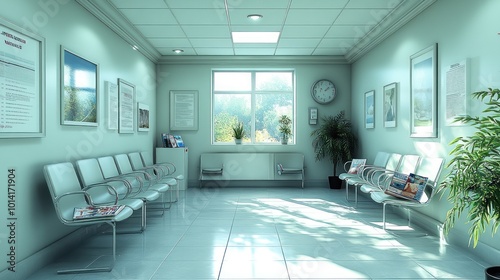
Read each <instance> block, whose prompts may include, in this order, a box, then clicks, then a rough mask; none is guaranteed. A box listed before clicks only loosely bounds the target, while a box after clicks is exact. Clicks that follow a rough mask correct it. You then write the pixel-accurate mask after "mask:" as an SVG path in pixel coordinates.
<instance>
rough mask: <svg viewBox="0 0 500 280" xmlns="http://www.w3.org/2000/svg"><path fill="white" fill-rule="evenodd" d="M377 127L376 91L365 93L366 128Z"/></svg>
mask: <svg viewBox="0 0 500 280" xmlns="http://www.w3.org/2000/svg"><path fill="white" fill-rule="evenodd" d="M374 127H375V91H374V90H371V91H368V92H366V93H365V128H374Z"/></svg>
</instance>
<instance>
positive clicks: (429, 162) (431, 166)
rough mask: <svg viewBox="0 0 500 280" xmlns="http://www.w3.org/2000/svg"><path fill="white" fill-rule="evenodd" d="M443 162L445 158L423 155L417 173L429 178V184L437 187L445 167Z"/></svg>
mask: <svg viewBox="0 0 500 280" xmlns="http://www.w3.org/2000/svg"><path fill="white" fill-rule="evenodd" d="M443 164H444V159H442V158H431V157H423V158H422V159H421V161H420V163H419V165H418V168H417V171H416V172H415V173H416V174H418V175H421V176H425V177H427V178H429V179H428V184H429V185H431V186H433V187H435V186H436V184H437V181H438V180H439V176H440V174H441V170H442V169H443Z"/></svg>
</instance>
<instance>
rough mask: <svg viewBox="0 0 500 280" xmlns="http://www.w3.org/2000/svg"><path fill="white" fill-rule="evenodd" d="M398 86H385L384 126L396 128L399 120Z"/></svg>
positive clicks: (394, 84) (393, 84)
mask: <svg viewBox="0 0 500 280" xmlns="http://www.w3.org/2000/svg"><path fill="white" fill-rule="evenodd" d="M397 100H398V84H397V83H392V84H388V85H386V86H384V126H385V127H396V119H397V111H398V108H397V107H398V106H397V104H398V103H397Z"/></svg>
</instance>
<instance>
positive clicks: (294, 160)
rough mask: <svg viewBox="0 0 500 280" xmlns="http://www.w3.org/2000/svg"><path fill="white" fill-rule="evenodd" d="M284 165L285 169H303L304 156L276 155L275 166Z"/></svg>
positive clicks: (292, 154)
mask: <svg viewBox="0 0 500 280" xmlns="http://www.w3.org/2000/svg"><path fill="white" fill-rule="evenodd" d="M277 164H282V165H283V167H284V168H293V169H303V168H304V154H301V153H275V154H274V166H276V165H277Z"/></svg>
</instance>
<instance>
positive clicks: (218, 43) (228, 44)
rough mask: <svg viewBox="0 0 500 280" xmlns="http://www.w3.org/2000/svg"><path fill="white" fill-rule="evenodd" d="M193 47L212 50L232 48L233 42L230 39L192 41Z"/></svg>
mask: <svg viewBox="0 0 500 280" xmlns="http://www.w3.org/2000/svg"><path fill="white" fill-rule="evenodd" d="M189 41H190V42H191V45H192V46H193V47H194V48H196V47H210V48H214V47H217V48H232V47H233V42H232V41H231V40H230V39H191V40H189Z"/></svg>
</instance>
